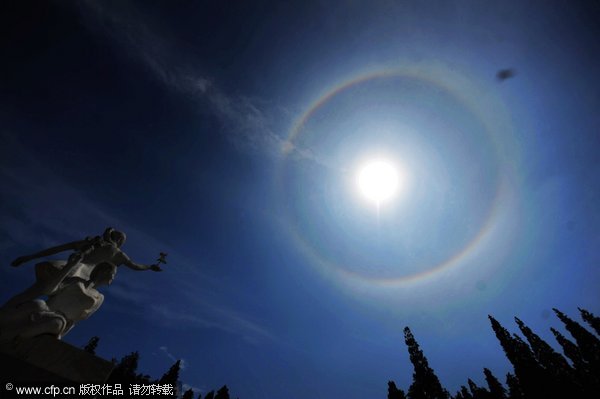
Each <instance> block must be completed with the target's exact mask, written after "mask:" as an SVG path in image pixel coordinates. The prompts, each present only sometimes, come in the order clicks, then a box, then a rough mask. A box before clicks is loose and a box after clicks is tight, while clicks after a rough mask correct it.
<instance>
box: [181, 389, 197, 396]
mask: <svg viewBox="0 0 600 399" xmlns="http://www.w3.org/2000/svg"><path fill="white" fill-rule="evenodd" d="M181 399H194V391H193V390H192V388H190V389H188V390H187V391H185V392H184V393H183V396H181Z"/></svg>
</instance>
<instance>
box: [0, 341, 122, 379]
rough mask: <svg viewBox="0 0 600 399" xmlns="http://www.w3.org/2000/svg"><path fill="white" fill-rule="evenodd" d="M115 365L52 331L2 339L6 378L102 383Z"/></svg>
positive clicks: (1, 368)
mask: <svg viewBox="0 0 600 399" xmlns="http://www.w3.org/2000/svg"><path fill="white" fill-rule="evenodd" d="M113 367H114V365H113V364H112V362H109V361H107V360H104V359H101V358H99V357H97V356H94V355H92V354H90V353H87V352H86V351H84V350H82V349H79V348H76V347H74V346H72V345H69V344H67V343H66V342H63V341H61V340H58V339H56V338H55V337H52V336H50V335H41V336H38V337H35V338H31V339H27V340H23V341H20V342H18V343H10V344H7V343H0V376H1V377H2V380H3V381H2V382H12V383H14V382H57V383H58V382H77V383H95V384H102V383H104V382H105V381H106V379H107V378H108V376H109V374H110V373H111V371H112V369H113Z"/></svg>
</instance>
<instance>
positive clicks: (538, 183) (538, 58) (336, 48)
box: [0, 1, 600, 399]
mask: <svg viewBox="0 0 600 399" xmlns="http://www.w3.org/2000/svg"><path fill="white" fill-rule="evenodd" d="M250 3H252V4H250ZM1 7H2V9H3V11H2V12H0V15H1V17H0V19H1V22H0V26H3V28H2V32H3V33H2V35H0V37H1V39H0V51H1V53H2V60H3V62H2V64H1V65H0V71H1V75H0V121H2V123H1V125H0V135H1V142H2V143H3V145H2V146H1V147H0V154H1V156H0V175H1V176H2V186H1V187H2V188H1V190H0V196H1V201H0V204H1V205H0V213H1V216H2V217H1V218H0V248H1V253H2V255H3V258H4V263H5V267H3V268H0V299H1V300H2V301H5V300H7V299H8V298H10V297H11V296H12V295H14V294H16V293H17V292H18V291H19V290H20V289H21V288H25V287H26V286H27V285H28V284H29V283H31V282H32V281H33V270H32V265H30V264H27V265H24V266H22V267H20V268H11V267H9V266H8V264H9V262H10V261H11V260H12V259H14V258H15V257H17V256H19V255H23V254H27V253H30V252H35V251H37V250H39V249H42V248H46V247H48V246H51V245H56V244H60V243H63V242H67V241H71V240H75V239H81V238H83V237H86V236H89V235H96V234H100V233H101V232H102V231H103V230H104V228H106V227H107V226H113V227H115V228H117V229H120V230H123V231H125V232H126V233H127V235H128V241H127V242H126V244H125V246H124V250H125V252H127V253H128V254H129V255H130V256H131V257H132V258H134V259H135V260H136V261H138V262H141V263H150V262H153V261H154V260H155V259H156V257H157V254H158V253H159V252H160V251H163V252H168V253H169V256H168V261H169V263H168V264H167V265H166V266H165V267H164V269H165V271H164V272H163V273H161V274H156V273H150V272H147V273H141V272H133V271H131V270H128V269H123V270H119V272H118V275H117V278H116V280H115V282H114V283H113V285H112V286H110V287H105V288H104V290H103V292H104V293H105V295H106V300H105V303H104V304H103V306H102V308H101V309H100V310H99V311H98V312H97V313H96V314H94V315H93V317H91V318H90V319H89V320H85V321H83V322H81V323H80V324H79V325H77V326H76V328H74V329H73V331H72V332H71V333H69V335H68V336H67V337H66V338H65V340H66V341H67V342H70V343H72V344H74V345H83V344H85V343H86V342H87V340H88V339H89V338H90V337H91V336H93V335H98V336H100V338H101V340H100V346H99V350H98V353H99V355H101V356H104V357H106V358H111V357H118V358H120V357H121V356H123V355H125V354H127V353H129V352H131V351H134V350H138V351H139V352H140V353H141V356H142V357H141V363H140V370H141V371H143V372H145V373H148V374H151V375H159V374H161V373H163V372H164V371H165V370H166V369H168V367H169V366H170V365H171V364H172V363H173V359H180V358H182V359H184V364H185V368H184V370H183V371H182V373H181V378H182V380H183V381H184V382H185V383H186V384H188V385H190V386H192V387H195V388H196V389H197V390H199V391H206V390H210V389H214V388H218V387H220V386H222V385H223V384H227V385H228V386H229V387H230V392H232V394H233V395H235V396H239V397H240V398H244V399H253V398H263V397H286V398H292V399H293V398H300V397H306V396H307V395H311V396H313V397H347V398H359V397H360V398H363V397H366V396H371V397H377V396H379V397H385V395H386V390H387V381H388V380H390V379H394V380H395V381H396V382H397V384H398V386H400V387H403V388H407V387H408V384H409V383H410V379H411V375H412V368H411V365H410V362H409V361H408V354H407V351H406V348H405V346H404V343H403V336H402V329H403V328H404V326H409V327H410V328H411V329H412V331H413V333H414V334H415V337H416V338H417V340H418V342H419V343H420V344H421V347H422V348H423V350H424V351H425V355H426V356H427V357H428V359H429V361H430V364H431V366H432V367H433V368H434V370H435V371H436V372H437V374H438V376H439V377H440V379H441V381H442V383H443V384H444V385H445V386H446V387H447V388H448V389H449V390H450V391H451V392H455V391H456V390H457V388H458V387H459V386H460V385H461V384H464V383H466V379H467V378H469V377H470V378H472V379H474V380H475V381H476V382H483V373H482V369H483V367H488V368H490V369H491V370H492V371H493V372H494V373H495V374H496V375H497V376H499V377H501V379H503V376H504V375H505V373H506V372H507V371H508V370H509V364H508V362H507V361H506V360H505V358H504V357H503V355H502V351H501V348H500V346H499V344H498V343H497V341H496V340H495V337H494V335H493V332H492V331H491V328H490V326H489V322H488V320H487V315H488V314H492V315H494V316H495V317H496V318H497V319H498V320H499V321H500V322H501V323H502V324H504V325H505V326H506V327H508V328H509V329H511V330H512V331H514V330H515V329H516V326H515V325H514V323H513V321H512V317H513V316H518V317H519V318H521V319H522V320H523V321H524V322H525V323H526V324H528V325H529V326H530V327H531V328H532V329H533V330H534V331H536V332H537V333H538V334H540V335H541V336H542V337H544V338H547V339H548V341H549V342H553V340H552V338H551V334H550V331H549V328H550V327H551V326H554V327H560V326H559V324H558V321H557V320H555V318H554V317H553V316H551V314H550V309H551V308H552V307H557V308H559V309H561V310H563V311H564V312H566V313H567V314H570V315H571V316H572V317H575V316H576V308H577V306H579V307H584V308H587V309H588V310H590V311H592V312H594V313H600V302H599V299H600V297H599V296H598V287H599V283H600V273H599V270H598V264H599V261H600V250H599V249H598V248H600V220H599V216H598V215H599V214H600V213H599V209H598V206H599V205H598V204H600V198H599V197H600V189H599V187H600V184H598V183H599V176H600V166H599V163H598V155H597V154H598V152H599V149H600V142H599V140H600V139H599V137H600V136H599V134H598V126H600V123H599V122H600V121H599V120H598V112H597V110H598V109H599V106H600V97H598V93H600V90H599V89H600V87H599V86H600V83H599V80H598V76H597V72H596V69H597V66H598V61H599V59H598V57H599V56H598V54H600V48H598V47H599V46H600V45H599V44H598V42H597V40H596V38H597V35H598V26H600V25H599V24H598V22H599V19H600V10H599V9H598V6H597V5H596V6H594V5H592V4H587V3H584V2H580V3H577V4H569V5H567V4H559V3H558V2H485V4H484V3H483V2H477V1H448V2H417V1H414V2H411V1H406V2H397V1H377V2H361V1H339V2H333V3H332V2H319V1H308V2H304V1H303V2H287V3H286V4H280V3H279V2H227V4H226V3H222V2H202V1H199V2H180V3H177V4H171V3H166V2H155V3H151V4H150V3H147V2H126V1H112V2H92V1H87V2H86V1H82V2H41V3H37V2H31V3H29V2H23V3H21V2H20V3H19V4H9V5H6V4H4V5H2V6H1ZM503 68H514V69H515V70H516V75H515V76H514V77H512V78H510V79H507V80H505V81H502V82H500V81H498V80H497V79H496V73H497V72H498V70H500V69H503ZM373 155H385V156H387V157H388V158H390V159H392V160H393V161H394V162H396V163H397V165H401V166H402V168H403V170H404V171H405V173H406V176H407V180H406V184H405V186H404V188H403V190H402V192H401V193H400V194H399V195H398V197H397V198H396V199H395V200H394V201H391V202H390V203H388V204H385V206H382V207H381V208H380V209H379V212H377V210H375V208H374V207H373V206H371V204H368V203H366V202H365V201H364V200H363V199H362V198H361V197H360V195H359V194H358V193H357V189H356V187H355V186H356V184H355V176H356V172H357V168H358V166H359V165H360V164H361V162H362V161H364V160H365V159H369V157H371V156H373Z"/></svg>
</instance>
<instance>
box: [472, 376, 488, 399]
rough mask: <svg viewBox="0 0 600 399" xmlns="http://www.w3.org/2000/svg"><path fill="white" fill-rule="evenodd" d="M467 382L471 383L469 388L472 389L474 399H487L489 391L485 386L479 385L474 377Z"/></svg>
mask: <svg viewBox="0 0 600 399" xmlns="http://www.w3.org/2000/svg"><path fill="white" fill-rule="evenodd" d="M467 383H468V384H469V389H470V390H471V394H472V395H473V399H487V397H488V396H487V394H488V391H487V390H485V389H484V388H481V387H478V386H477V384H475V382H474V381H473V380H472V379H470V378H469V379H467Z"/></svg>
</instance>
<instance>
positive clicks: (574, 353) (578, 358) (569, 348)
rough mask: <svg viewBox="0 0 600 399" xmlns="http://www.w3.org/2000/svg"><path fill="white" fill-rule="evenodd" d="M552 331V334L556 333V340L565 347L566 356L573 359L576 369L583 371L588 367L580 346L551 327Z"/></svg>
mask: <svg viewBox="0 0 600 399" xmlns="http://www.w3.org/2000/svg"><path fill="white" fill-rule="evenodd" d="M550 331H552V334H554V337H555V338H556V341H557V342H558V344H559V345H560V346H561V347H562V348H563V352H564V354H565V356H566V357H568V358H569V359H571V361H572V362H573V367H574V368H575V370H577V371H579V372H581V371H584V370H585V369H587V364H586V363H587V362H586V361H585V360H583V356H582V355H581V351H580V350H579V347H578V346H577V345H576V344H575V343H574V342H573V341H571V340H570V339H568V338H566V337H565V336H564V335H562V334H561V333H560V332H559V331H557V330H555V329H554V328H550Z"/></svg>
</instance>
